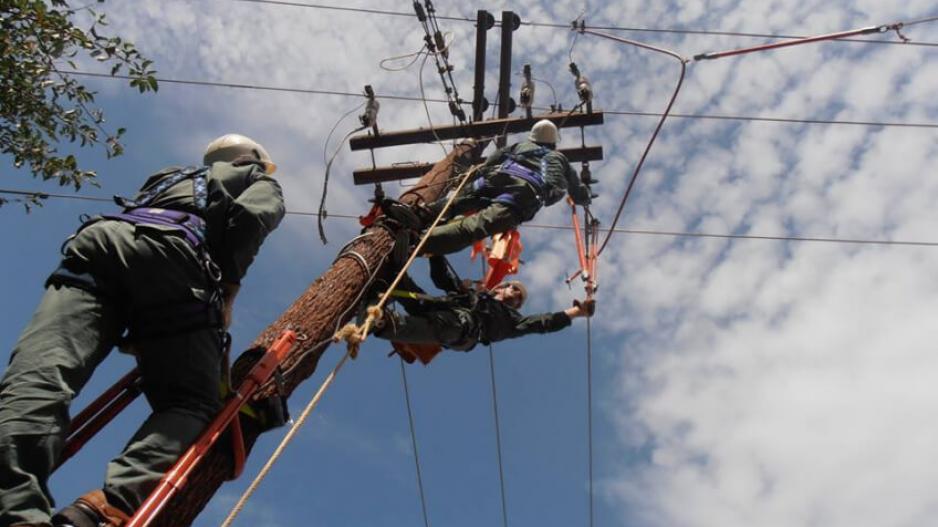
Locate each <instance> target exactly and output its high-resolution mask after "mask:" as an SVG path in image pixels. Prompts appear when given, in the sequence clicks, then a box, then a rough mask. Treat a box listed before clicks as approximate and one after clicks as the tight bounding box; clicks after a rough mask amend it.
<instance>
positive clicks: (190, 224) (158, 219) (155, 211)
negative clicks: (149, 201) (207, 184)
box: [102, 207, 205, 249]
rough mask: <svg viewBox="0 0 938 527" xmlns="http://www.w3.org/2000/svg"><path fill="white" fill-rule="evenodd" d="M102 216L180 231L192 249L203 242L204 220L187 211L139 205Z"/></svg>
mask: <svg viewBox="0 0 938 527" xmlns="http://www.w3.org/2000/svg"><path fill="white" fill-rule="evenodd" d="M102 217H104V218H109V219H112V220H121V221H126V222H127V223H131V224H134V225H137V224H144V225H162V226H164V227H172V228H173V229H175V230H177V231H179V232H181V233H182V234H183V236H184V237H185V238H186V241H187V242H189V245H191V246H192V248H193V249H197V248H199V247H200V246H201V245H202V244H203V243H205V220H203V219H202V218H200V217H198V216H196V215H195V214H192V213H189V212H183V211H180V210H172V209H159V208H155V207H140V208H136V209H130V210H128V211H126V212H121V213H118V214H104V215H102Z"/></svg>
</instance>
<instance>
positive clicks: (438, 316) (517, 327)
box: [375, 256, 571, 351]
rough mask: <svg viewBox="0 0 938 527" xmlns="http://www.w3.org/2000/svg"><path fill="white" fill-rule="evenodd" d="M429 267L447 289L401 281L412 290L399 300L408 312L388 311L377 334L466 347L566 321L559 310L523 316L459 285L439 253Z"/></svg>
mask: <svg viewBox="0 0 938 527" xmlns="http://www.w3.org/2000/svg"><path fill="white" fill-rule="evenodd" d="M430 269H431V277H432V278H433V283H434V284H435V285H436V286H437V287H439V288H440V289H443V290H444V291H446V292H447V294H446V295H445V296H429V295H426V294H424V293H423V292H422V291H420V290H419V288H418V287H417V286H416V284H413V282H412V281H410V280H408V281H407V285H406V286H405V287H406V288H407V289H409V290H415V293H416V294H415V295H414V298H406V299H401V300H399V303H400V304H401V305H402V306H403V307H404V309H405V311H406V312H407V314H406V315H402V314H398V313H391V314H390V315H389V320H386V321H385V323H384V326H383V327H382V328H381V329H380V330H378V331H376V332H375V336H376V337H380V338H383V339H387V340H394V341H398V342H409V343H436V344H440V345H442V346H444V347H446V348H450V349H454V350H460V351H469V350H471V349H472V348H473V347H475V345H476V344H477V343H482V344H484V345H488V344H490V343H492V342H498V341H500V340H505V339H510V338H515V337H521V336H524V335H528V334H531V333H552V332H554V331H560V330H561V329H564V328H566V327H567V326H569V325H570V323H571V320H570V317H569V316H568V315H567V314H566V313H564V312H563V311H559V312H556V313H542V314H539V315H531V316H524V315H522V314H521V313H520V312H519V311H518V310H517V309H513V308H511V307H509V306H508V305H507V304H505V303H504V302H502V301H500V300H496V299H495V297H493V296H492V295H491V294H489V293H488V292H476V291H473V290H471V289H469V288H466V287H464V286H463V285H462V284H461V283H460V282H459V280H458V279H457V278H456V277H455V275H454V274H453V273H452V272H451V271H449V270H448V268H447V267H446V261H445V260H444V259H443V258H442V257H439V256H436V257H433V258H431V260H430Z"/></svg>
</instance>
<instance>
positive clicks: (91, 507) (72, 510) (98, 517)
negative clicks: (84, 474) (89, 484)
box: [52, 490, 130, 527]
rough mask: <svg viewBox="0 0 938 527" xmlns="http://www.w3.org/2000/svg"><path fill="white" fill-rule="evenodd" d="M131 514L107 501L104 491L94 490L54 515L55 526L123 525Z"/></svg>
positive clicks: (93, 526) (106, 526) (115, 526)
mask: <svg viewBox="0 0 938 527" xmlns="http://www.w3.org/2000/svg"><path fill="white" fill-rule="evenodd" d="M128 521H130V515H128V514H127V513H125V512H124V511H122V510H120V509H118V508H117V507H114V506H113V505H111V504H110V503H108V502H107V498H106V497H105V496H104V492H103V491H101V490H93V491H91V492H89V493H87V494H85V495H84V496H82V497H80V498H78V499H77V500H75V503H72V504H71V505H69V506H68V507H65V508H64V509H62V510H61V511H59V512H58V513H56V515H55V516H53V517H52V525H53V526H54V527H122V526H123V525H125V524H126V523H127V522H128Z"/></svg>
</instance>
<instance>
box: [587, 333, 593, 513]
mask: <svg viewBox="0 0 938 527" xmlns="http://www.w3.org/2000/svg"><path fill="white" fill-rule="evenodd" d="M591 319H592V317H590V316H587V317H586V429H587V445H588V447H587V450H588V453H587V457H588V461H587V462H588V464H589V511H590V523H589V524H590V527H593V337H592V329H591V328H590V320H591Z"/></svg>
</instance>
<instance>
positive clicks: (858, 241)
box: [0, 189, 938, 247]
mask: <svg viewBox="0 0 938 527" xmlns="http://www.w3.org/2000/svg"><path fill="white" fill-rule="evenodd" d="M0 194H9V195H14V196H35V197H38V198H56V199H72V200H80V201H97V202H100V203H114V200H113V199H111V198H101V197H95V196H79V195H71V194H55V193H49V192H40V191H26V190H10V189H0ZM287 215H290V216H310V217H316V216H319V214H317V213H315V212H306V211H296V210H294V211H287ZM329 217H330V218H342V219H346V220H358V219H359V216H358V215H355V214H338V213H332V212H330V213H329ZM523 228H531V229H551V230H566V231H568V230H570V229H571V228H572V227H570V226H569V225H548V224H542V223H525V224H524V226H523ZM608 230H609V229H603V228H600V231H601V232H602V231H607V232H608ZM614 231H615V232H616V233H619V234H629V235H634V236H663V237H668V238H713V239H721V240H756V241H780V242H812V243H837V244H845V245H883V246H900V247H902V246H905V247H938V241H935V242H928V241H915V240H871V239H863V238H834V237H822V236H781V235H778V236H776V235H761V234H719V233H711V232H688V231H669V230H658V229H626V228H622V227H616V228H615V229H614Z"/></svg>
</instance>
